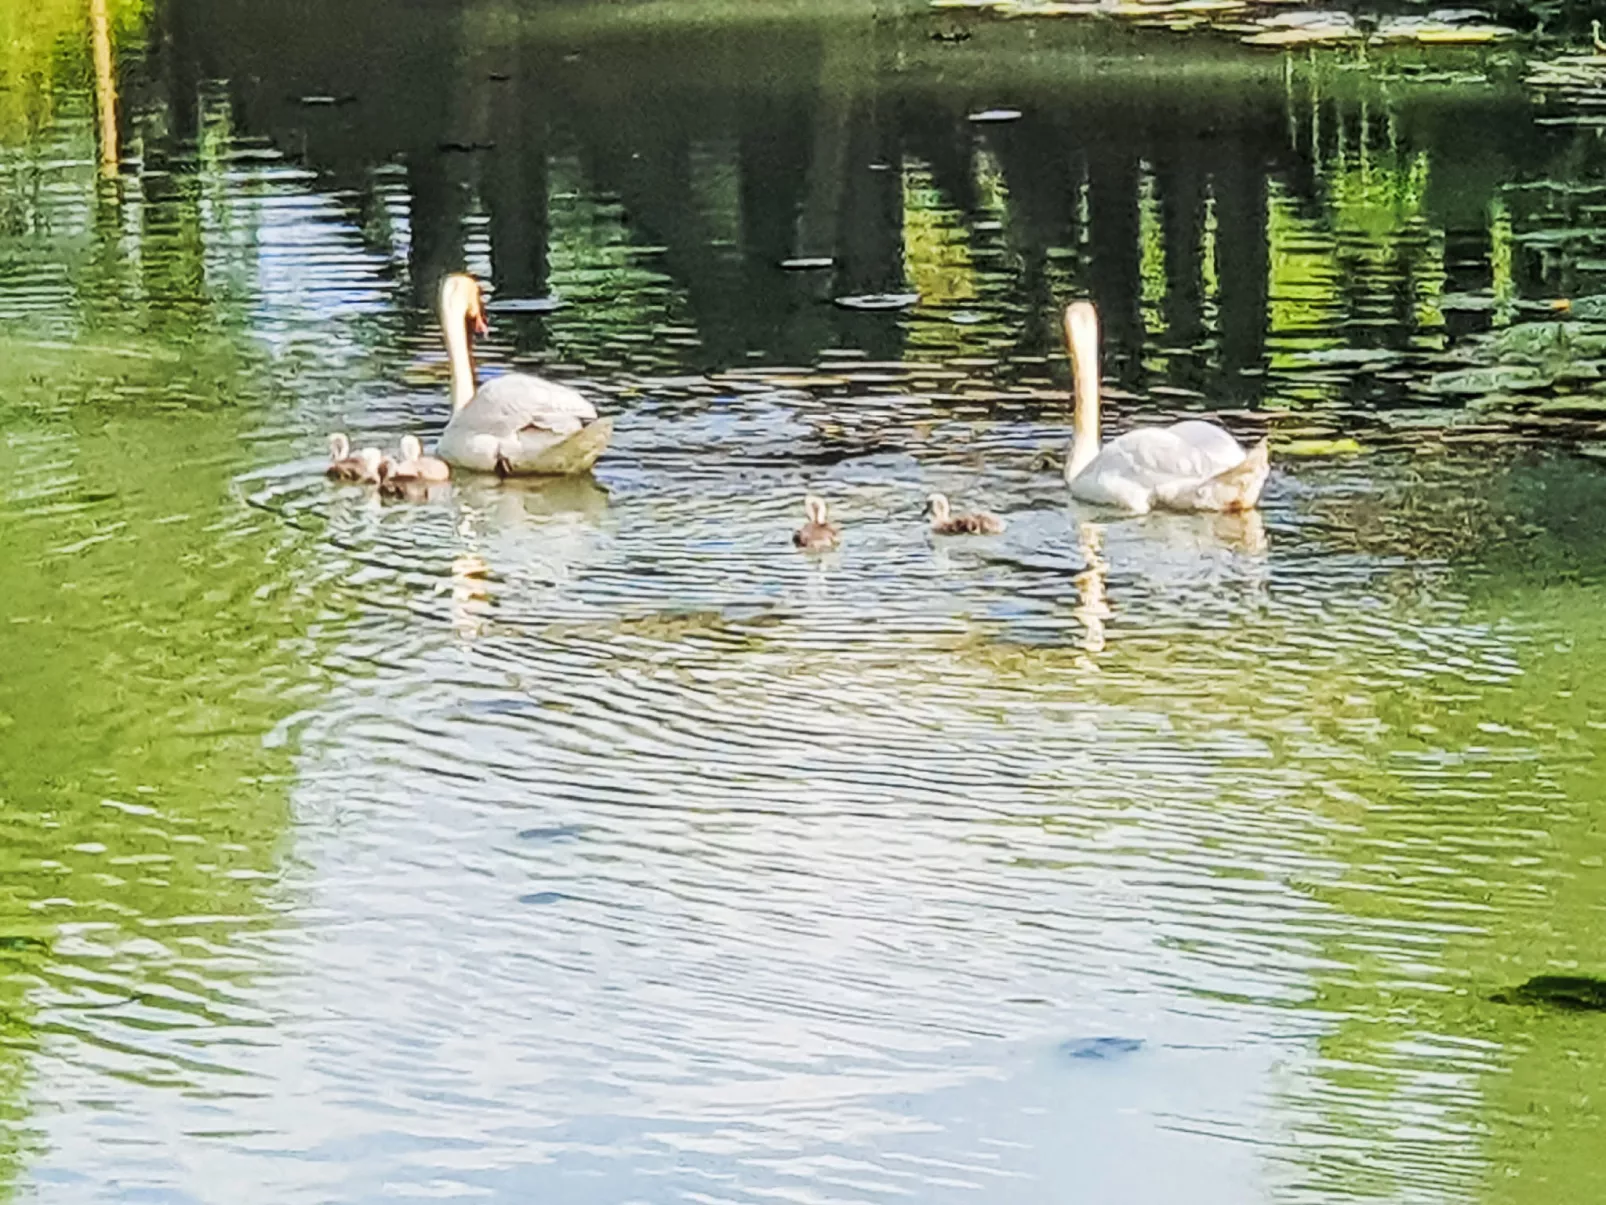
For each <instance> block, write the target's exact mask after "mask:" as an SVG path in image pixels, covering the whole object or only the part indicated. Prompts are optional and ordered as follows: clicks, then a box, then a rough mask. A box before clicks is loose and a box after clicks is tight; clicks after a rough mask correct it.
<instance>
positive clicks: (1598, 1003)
mask: <svg viewBox="0 0 1606 1205" xmlns="http://www.w3.org/2000/svg"><path fill="white" fill-rule="evenodd" d="M1490 998H1491V999H1492V1000H1494V1002H1495V1003H1496V1004H1536V1005H1544V1006H1546V1007H1549V1008H1564V1009H1567V1010H1569V1011H1572V1012H1606V979H1597V978H1595V977H1594V976H1592V975H1535V976H1534V977H1533V978H1532V979H1530V980H1528V982H1527V983H1523V984H1520V985H1518V986H1517V987H1514V988H1509V989H1507V990H1506V991H1503V992H1496V993H1495V994H1494V995H1493V996H1492V997H1490Z"/></svg>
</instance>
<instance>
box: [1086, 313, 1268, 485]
mask: <svg viewBox="0 0 1606 1205" xmlns="http://www.w3.org/2000/svg"><path fill="white" fill-rule="evenodd" d="M1065 342H1066V343H1067V344H1068V345H1069V347H1070V352H1071V372H1072V375H1073V377H1074V381H1075V391H1076V409H1075V411H1074V413H1073V416H1072V424H1071V426H1072V432H1073V434H1072V438H1071V446H1070V449H1069V451H1068V452H1067V454H1066V458H1065V481H1066V483H1067V484H1068V485H1069V486H1070V487H1071V495H1072V496H1073V497H1075V498H1079V499H1081V500H1082V501H1083V502H1093V503H1098V504H1100V505H1103V506H1117V507H1120V508H1121V509H1122V510H1126V511H1131V512H1132V513H1133V514H1144V513H1146V512H1148V511H1151V510H1156V509H1164V510H1180V511H1228V512H1232V511H1246V510H1253V509H1254V507H1255V504H1256V503H1257V502H1259V501H1260V491H1261V489H1262V488H1263V487H1264V486H1265V484H1266V476H1267V474H1268V473H1269V472H1270V464H1269V463H1268V448H1267V443H1266V441H1265V440H1264V439H1262V440H1261V441H1260V442H1259V443H1257V444H1256V445H1255V446H1254V447H1252V448H1250V449H1249V450H1248V451H1247V452H1246V451H1245V450H1244V449H1243V448H1242V447H1240V446H1239V445H1238V441H1237V440H1236V439H1234V438H1233V437H1232V436H1231V435H1229V434H1228V433H1227V431H1226V429H1225V428H1223V427H1218V426H1217V425H1216V424H1215V423H1208V422H1205V421H1204V420H1203V419H1197V418H1190V419H1188V420H1186V421H1185V422H1180V423H1173V424H1172V425H1171V426H1169V427H1139V428H1138V429H1137V430H1135V431H1128V432H1126V433H1125V434H1124V435H1117V436H1116V437H1115V438H1114V439H1112V440H1110V442H1109V443H1107V444H1103V445H1101V444H1100V443H1099V316H1098V311H1096V310H1095V309H1094V308H1093V305H1092V303H1091V302H1087V301H1076V302H1072V303H1071V305H1069V306H1068V307H1067V308H1066V310H1065Z"/></svg>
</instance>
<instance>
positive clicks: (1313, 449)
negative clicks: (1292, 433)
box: [1272, 436, 1366, 456]
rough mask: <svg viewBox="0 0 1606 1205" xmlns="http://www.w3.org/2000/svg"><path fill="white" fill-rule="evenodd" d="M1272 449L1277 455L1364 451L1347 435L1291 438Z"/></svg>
mask: <svg viewBox="0 0 1606 1205" xmlns="http://www.w3.org/2000/svg"><path fill="white" fill-rule="evenodd" d="M1272 450H1273V451H1274V452H1276V453H1277V455H1279V456H1355V455H1358V454H1360V453H1362V452H1364V451H1366V449H1365V448H1363V447H1361V445H1360V444H1359V443H1357V442H1356V441H1355V440H1353V439H1350V438H1349V437H1348V436H1345V437H1343V438H1340V439H1291V440H1289V441H1288V442H1287V443H1281V444H1277V445H1275V446H1274V447H1273V449H1272Z"/></svg>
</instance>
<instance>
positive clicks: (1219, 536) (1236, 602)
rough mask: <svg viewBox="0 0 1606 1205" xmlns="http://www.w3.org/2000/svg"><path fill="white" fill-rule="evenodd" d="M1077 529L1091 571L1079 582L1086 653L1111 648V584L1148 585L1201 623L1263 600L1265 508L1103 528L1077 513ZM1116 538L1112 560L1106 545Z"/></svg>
mask: <svg viewBox="0 0 1606 1205" xmlns="http://www.w3.org/2000/svg"><path fill="white" fill-rule="evenodd" d="M1071 524H1072V527H1073V529H1074V531H1075V533H1076V546H1077V550H1078V552H1079V553H1080V554H1081V557H1082V563H1083V566H1084V568H1083V569H1082V571H1081V572H1080V573H1078V574H1077V575H1076V576H1075V577H1074V578H1073V579H1072V580H1073V581H1074V582H1075V584H1076V591H1077V604H1076V606H1075V607H1073V608H1072V611H1071V613H1072V615H1074V616H1075V617H1076V619H1077V621H1078V622H1079V623H1080V624H1081V625H1082V638H1081V640H1080V642H1079V643H1080V644H1081V647H1082V648H1083V649H1084V650H1085V651H1087V652H1088V653H1101V652H1103V651H1104V648H1105V646H1106V644H1107V642H1108V631H1107V629H1108V624H1109V621H1110V619H1111V618H1112V616H1113V615H1114V610H1113V608H1112V607H1111V605H1110V598H1109V579H1110V574H1111V570H1112V562H1113V567H1114V569H1115V571H1116V574H1117V579H1118V580H1121V579H1125V580H1128V581H1133V582H1141V583H1142V587H1143V591H1144V593H1145V594H1146V595H1148V596H1149V597H1150V598H1155V597H1160V598H1166V597H1170V598H1171V599H1172V600H1174V602H1175V603H1176V605H1177V606H1179V607H1180V608H1183V609H1184V610H1183V614H1184V615H1186V614H1188V610H1187V609H1188V608H1200V607H1203V608H1208V609H1207V610H1206V611H1200V612H1198V615H1199V617H1200V618H1207V617H1208V618H1214V617H1219V616H1220V615H1221V614H1223V613H1228V612H1233V611H1247V610H1251V609H1253V607H1254V606H1256V605H1257V604H1258V603H1259V602H1260V601H1262V599H1263V597H1264V590H1265V584H1266V580H1267V575H1268V568H1267V565H1266V562H1265V554H1266V552H1267V550H1268V548H1269V541H1268V539H1267V535H1266V523H1265V520H1264V519H1263V518H1261V515H1260V512H1259V511H1258V510H1253V511H1248V512H1246V513H1243V514H1198V515H1180V514H1178V515H1172V514H1152V515H1145V516H1143V517H1142V518H1137V519H1119V520H1111V521H1107V522H1100V521H1098V520H1095V519H1091V518H1085V517H1083V516H1082V514H1080V513H1078V512H1076V511H1075V510H1073V512H1072V515H1071ZM1112 539H1113V545H1114V547H1113V550H1112V551H1111V552H1110V553H1109V554H1108V555H1107V554H1106V544H1107V543H1111V542H1112Z"/></svg>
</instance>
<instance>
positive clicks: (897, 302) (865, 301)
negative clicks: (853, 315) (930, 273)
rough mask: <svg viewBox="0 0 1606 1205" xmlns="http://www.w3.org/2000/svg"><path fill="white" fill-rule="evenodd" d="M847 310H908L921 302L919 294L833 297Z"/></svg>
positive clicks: (862, 294) (869, 294)
mask: <svg viewBox="0 0 1606 1205" xmlns="http://www.w3.org/2000/svg"><path fill="white" fill-rule="evenodd" d="M832 300H833V301H835V302H836V303H837V305H839V306H841V307H842V308H843V309H845V310H906V309H908V308H909V307H910V306H912V305H916V304H918V303H919V301H920V294H919V293H860V294H857V295H855V296H850V297H833V298H832Z"/></svg>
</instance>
